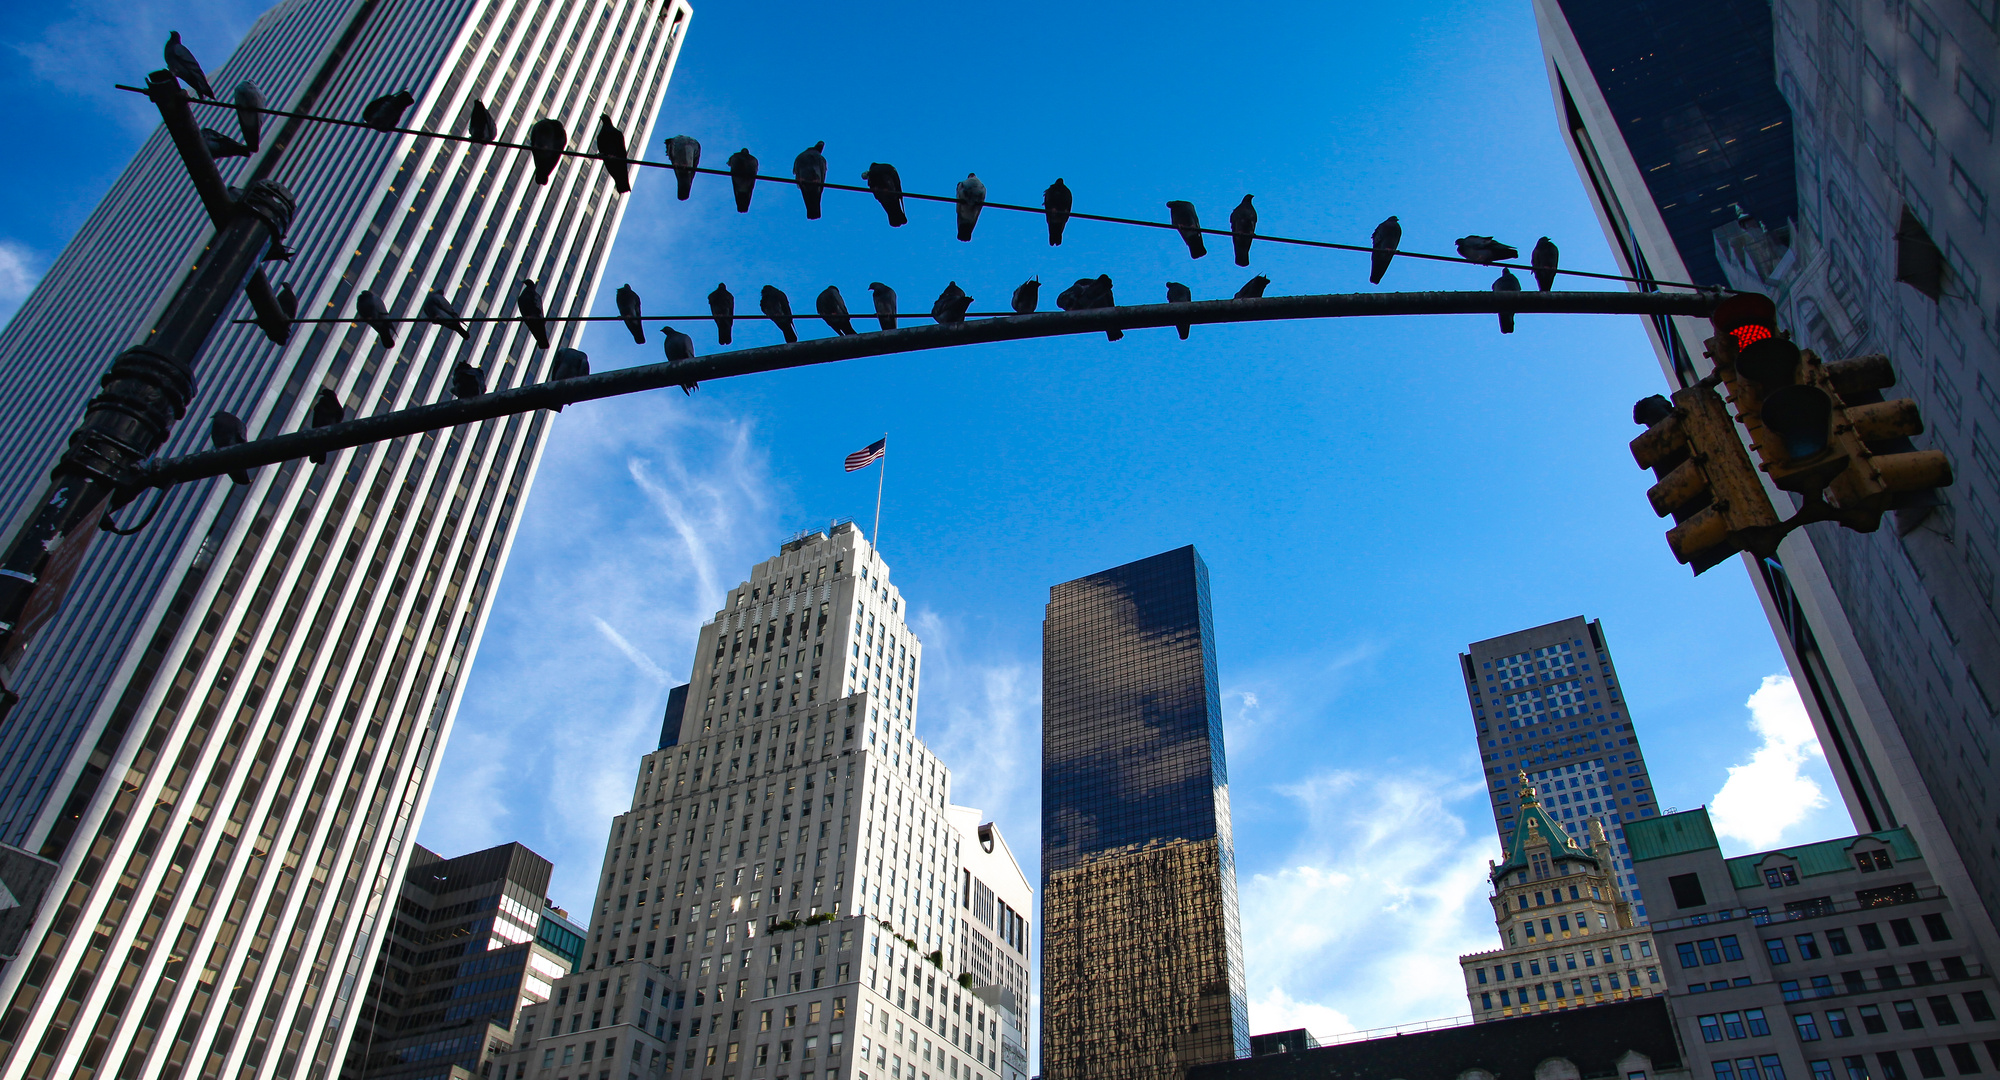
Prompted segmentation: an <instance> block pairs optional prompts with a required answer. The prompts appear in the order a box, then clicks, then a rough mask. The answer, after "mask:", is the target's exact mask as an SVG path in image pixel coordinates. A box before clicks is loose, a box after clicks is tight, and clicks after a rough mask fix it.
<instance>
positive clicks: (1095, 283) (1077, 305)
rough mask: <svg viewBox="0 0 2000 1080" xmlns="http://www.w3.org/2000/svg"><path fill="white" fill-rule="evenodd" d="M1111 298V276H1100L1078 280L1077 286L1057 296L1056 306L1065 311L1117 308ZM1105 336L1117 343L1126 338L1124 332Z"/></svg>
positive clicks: (1108, 331)
mask: <svg viewBox="0 0 2000 1080" xmlns="http://www.w3.org/2000/svg"><path fill="white" fill-rule="evenodd" d="M1117 303H1118V302H1117V301H1116V300H1114V299H1113V298H1112V296H1111V275H1109V274H1099V275H1097V276H1096V277H1094V278H1077V279H1076V284H1074V285H1071V286H1070V287H1069V288H1067V289H1064V290H1063V291H1062V292H1060V293H1057V294H1056V306H1057V307H1059V308H1061V309H1063V310H1064V311H1088V310H1090V309H1092V308H1108V307H1115V306H1117ZM1104 336H1105V337H1106V338H1107V339H1109V340H1111V341H1117V340H1118V339H1120V338H1122V337H1124V336H1125V331H1123V330H1117V329H1112V330H1106V331H1105V332H1104Z"/></svg>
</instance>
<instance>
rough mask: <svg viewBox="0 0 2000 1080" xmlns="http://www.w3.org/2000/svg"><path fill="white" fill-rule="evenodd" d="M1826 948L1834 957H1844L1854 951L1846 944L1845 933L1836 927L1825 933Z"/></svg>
mask: <svg viewBox="0 0 2000 1080" xmlns="http://www.w3.org/2000/svg"><path fill="white" fill-rule="evenodd" d="M1826 947H1827V949H1828V950H1829V951H1831V952H1832V953H1833V955H1835V956H1846V955H1847V954H1849V953H1851V952H1853V951H1854V947H1853V946H1852V945H1849V944H1848V943H1847V931H1845V930H1842V929H1841V928H1840V927H1837V926H1836V927H1834V928H1833V929H1831V930H1828V931H1827V932H1826Z"/></svg>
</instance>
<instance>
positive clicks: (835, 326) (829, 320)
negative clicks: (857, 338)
mask: <svg viewBox="0 0 2000 1080" xmlns="http://www.w3.org/2000/svg"><path fill="white" fill-rule="evenodd" d="M813 306H814V307H816V308H818V309H819V317H820V318H822V319H825V320H826V325H827V327H828V328H829V329H831V330H832V331H833V332H834V334H835V336H837V337H852V336H853V335H854V320H853V319H852V318H850V317H848V314H847V301H846V300H843V299H841V296H840V286H838V285H828V286H827V287H826V288H824V289H821V290H820V293H819V298H818V299H817V300H815V301H813Z"/></svg>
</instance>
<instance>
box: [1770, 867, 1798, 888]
mask: <svg viewBox="0 0 2000 1080" xmlns="http://www.w3.org/2000/svg"><path fill="white" fill-rule="evenodd" d="M1798 883H1799V871H1798V868H1797V867H1792V866H1773V867H1770V868H1768V869H1766V870H1765V871H1764V884H1765V885H1767V886H1769V887H1770V888H1773V889H1782V888H1784V887H1785V886H1787V885H1797V884H1798Z"/></svg>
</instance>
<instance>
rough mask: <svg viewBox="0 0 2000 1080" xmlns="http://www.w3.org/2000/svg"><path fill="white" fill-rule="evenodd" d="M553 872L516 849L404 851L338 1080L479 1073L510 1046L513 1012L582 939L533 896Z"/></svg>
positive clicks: (538, 991) (569, 959) (571, 958)
mask: <svg viewBox="0 0 2000 1080" xmlns="http://www.w3.org/2000/svg"><path fill="white" fill-rule="evenodd" d="M553 869H554V867H552V866H551V865H550V864H549V861H548V860H547V859H544V858H542V857H541V856H540V855H537V854H535V853H534V852H532V851H529V850H528V849H527V848H525V847H522V846H521V845H520V844H502V845H500V846H498V847H491V848H487V849H486V850H485V851H475V852H473V853H472V854H470V855H460V856H459V857H457V858H455V859H446V858H443V857H441V856H439V855H437V854H435V853H434V852H431V851H429V850H428V849H426V848H425V847H424V846H423V845H422V844H418V845H415V846H414V848H413V850H412V851H411V853H410V866H409V869H408V870H407V871H405V872H404V874H403V890H402V894H401V895H400V896H398V897H397V900H396V915H395V918H394V919H393V920H392V921H391V922H390V924H389V933H388V937H387V939H386V940H385V942H384V943H383V947H382V951H381V954H380V955H379V957H378V958H377V959H376V962H375V970H374V973H373V975H372V977H371V978H370V980H369V984H368V996H367V997H366V998H364V999H363V1003H362V1006H361V1011H360V1013H359V1014H358V1015H357V1016H356V1017H355V1029H354V1039H353V1041H352V1042H351V1043H350V1044H349V1046H348V1052H347V1061H346V1064H345V1066H344V1067H343V1068H342V1070H341V1075H342V1076H344V1077H349V1078H352V1080H431V1078H432V1077H438V1076H442V1075H444V1074H445V1072H446V1071H447V1070H449V1069H450V1068H451V1067H452V1066H454V1065H455V1066H457V1067H459V1068H462V1069H464V1070H466V1071H467V1072H468V1073H478V1072H480V1071H481V1068H482V1066H484V1065H486V1064H487V1063H488V1062H490V1061H491V1060H492V1059H493V1055H494V1053H495V1052H496V1051H498V1050H504V1049H507V1048H509V1047H511V1046H512V1045H513V1041H514V1036H513V1030H514V1020H515V1017H516V1015H517V1014H518V1013H519V1011H520V1010H521V1009H523V1008H525V1007H527V1006H529V1005H535V1004H539V1003H541V1002H543V1001H547V1000H548V998H549V991H550V990H551V988H553V987H554V985H555V983H556V980H558V979H560V978H562V977H563V976H565V975H567V974H569V973H570V972H571V971H572V970H573V969H574V968H575V967H576V965H577V962H578V961H579V960H580V959H581V956H580V954H579V950H580V949H581V948H582V947H583V930H582V928H581V927H579V926H577V925H576V924H575V923H572V922H570V921H569V919H568V917H567V916H566V915H565V914H564V913H563V912H562V911H561V910H560V909H558V908H556V907H554V906H553V905H551V904H550V903H549V901H548V898H547V896H545V895H544V894H545V893H546V892H547V891H548V887H549V872H550V871H551V870H553Z"/></svg>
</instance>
